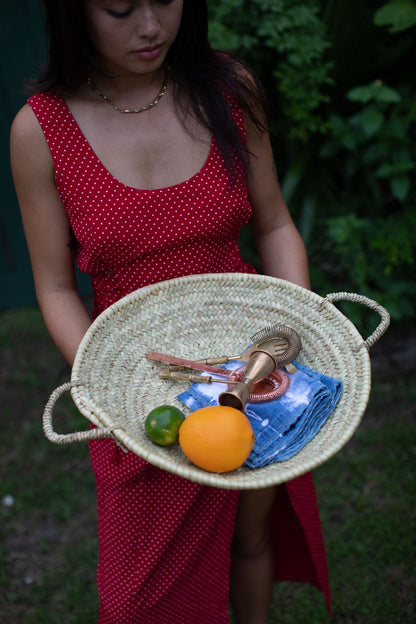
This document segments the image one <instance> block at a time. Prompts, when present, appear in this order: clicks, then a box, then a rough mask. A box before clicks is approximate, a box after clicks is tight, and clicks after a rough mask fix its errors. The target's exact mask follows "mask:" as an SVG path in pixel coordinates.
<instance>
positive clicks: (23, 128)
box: [10, 103, 50, 167]
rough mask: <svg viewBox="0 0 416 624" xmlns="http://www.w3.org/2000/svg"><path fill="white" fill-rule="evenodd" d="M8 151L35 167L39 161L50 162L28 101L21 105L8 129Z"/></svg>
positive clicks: (44, 142) (42, 134)
mask: <svg viewBox="0 0 416 624" xmlns="http://www.w3.org/2000/svg"><path fill="white" fill-rule="evenodd" d="M10 151H11V154H12V155H13V156H14V157H15V158H16V157H18V159H20V158H21V159H22V160H24V161H25V162H26V161H27V160H30V162H31V163H32V166H36V167H37V166H38V164H40V163H43V164H45V163H46V162H47V163H49V162H50V154H49V150H48V148H47V143H46V140H45V135H44V133H43V130H42V128H41V126H40V124H39V122H38V119H37V117H36V115H35V113H34V112H33V109H32V107H31V106H30V105H29V104H28V103H26V104H25V105H24V106H22V108H21V109H20V110H19V111H18V113H17V114H16V116H15V118H14V119H13V122H12V125H11V129H10Z"/></svg>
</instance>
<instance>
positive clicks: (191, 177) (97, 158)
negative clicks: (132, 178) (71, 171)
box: [56, 93, 215, 193]
mask: <svg viewBox="0 0 416 624" xmlns="http://www.w3.org/2000/svg"><path fill="white" fill-rule="evenodd" d="M56 95H57V97H58V98H59V99H60V101H61V102H62V104H63V106H64V107H65V110H66V112H67V114H68V115H69V116H70V118H71V121H72V123H73V124H74V125H75V127H76V129H77V132H78V133H79V134H80V135H81V136H82V139H83V141H84V143H85V144H86V145H87V147H88V149H89V150H90V151H91V153H92V154H93V155H94V158H95V159H96V160H97V162H98V163H99V164H100V167H101V169H102V170H103V172H104V173H105V175H107V176H108V177H110V178H111V179H112V180H113V181H114V182H115V183H116V184H118V185H119V186H122V187H123V188H125V189H128V190H129V191H138V192H141V193H157V192H159V193H160V192H163V191H169V190H173V189H177V188H178V187H181V186H183V185H187V184H190V183H192V181H193V180H194V179H195V178H197V177H199V176H201V175H202V174H203V173H204V171H205V169H206V168H207V167H208V165H209V162H210V160H211V158H212V153H213V151H214V145H215V137H214V135H211V145H210V149H209V152H208V155H207V157H206V159H205V162H204V164H203V165H202V167H201V168H200V169H199V170H198V171H196V172H195V173H194V174H192V175H191V176H190V177H189V178H186V179H185V180H182V181H181V182H177V183H176V184H171V185H169V186H162V187H158V188H155V189H146V188H141V187H136V186H130V185H128V184H125V183H124V182H121V180H119V179H118V178H116V177H115V176H114V175H113V174H112V173H111V171H109V170H108V169H107V167H106V166H105V165H104V163H103V162H102V160H101V159H100V158H99V156H98V155H97V153H96V151H95V150H94V148H93V147H92V145H91V143H90V142H89V141H88V139H87V137H86V136H85V134H84V133H83V131H82V130H81V127H80V126H79V124H78V122H77V120H76V119H75V117H74V115H73V114H72V111H71V109H70V108H69V106H68V104H67V103H66V102H65V100H64V98H63V97H62V96H61V95H60V94H59V93H57V94H56Z"/></svg>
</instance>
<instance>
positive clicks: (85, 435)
mask: <svg viewBox="0 0 416 624" xmlns="http://www.w3.org/2000/svg"><path fill="white" fill-rule="evenodd" d="M71 387H72V384H71V382H68V383H65V384H63V385H62V386H59V387H58V388H56V390H54V391H53V392H52V394H51V396H50V397H49V400H48V402H47V404H46V406H45V409H44V411H43V418H42V420H43V431H44V434H45V436H46V437H47V438H48V440H49V441H50V442H54V444H74V443H75V442H84V441H85V440H87V441H88V440H102V439H103V438H110V437H114V436H113V429H115V427H103V428H100V427H99V428H96V429H89V430H87V431H75V432H74V433H65V434H60V433H56V432H55V431H54V428H53V424H52V419H53V409H54V407H55V404H56V402H57V401H58V399H60V397H61V396H62V395H63V394H64V392H69V391H70V390H71Z"/></svg>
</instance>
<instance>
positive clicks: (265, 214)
mask: <svg viewBox="0 0 416 624" xmlns="http://www.w3.org/2000/svg"><path fill="white" fill-rule="evenodd" d="M248 147H249V150H250V152H251V153H253V156H252V157H251V159H250V166H251V172H250V175H249V180H248V193H249V199H250V202H251V205H252V208H253V217H252V222H251V225H252V229H253V233H254V237H255V241H256V246H257V251H258V255H259V259H260V262H261V265H262V268H263V271H264V273H265V274H266V275H271V276H272V277H280V278H281V279H285V280H288V281H289V282H293V283H295V284H299V285H300V286H303V287H304V288H310V280H309V269H308V259H307V255H306V249H305V245H304V243H303V240H302V237H301V235H300V234H299V231H298V230H297V228H296V226H295V224H294V223H293V220H292V218H291V216H290V213H289V211H288V209H287V207H286V204H285V202H284V199H283V197H282V193H281V190H280V185H279V181H278V178H277V173H276V168H275V164H274V158H273V153H272V148H271V144H270V139H269V135H268V133H267V132H263V133H262V134H261V135H259V134H258V133H252V137H251V139H250V138H249V140H248Z"/></svg>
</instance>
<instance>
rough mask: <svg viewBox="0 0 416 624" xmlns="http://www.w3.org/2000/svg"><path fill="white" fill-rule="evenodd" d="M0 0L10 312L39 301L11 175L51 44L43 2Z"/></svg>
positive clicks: (0, 175) (1, 157)
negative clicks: (16, 138)
mask: <svg viewBox="0 0 416 624" xmlns="http://www.w3.org/2000/svg"><path fill="white" fill-rule="evenodd" d="M0 2H1V19H0V180H1V196H0V308H6V307H15V306H20V305H26V304H32V303H34V302H35V293H34V287H33V280H32V272H31V268H30V262H29V256H28V252H27V248H26V242H25V238H24V233H23V227H22V223H21V219H20V212H19V207H18V204H17V200H16V195H15V191H14V187H13V181H12V177H11V171H10V158H9V134H10V126H11V123H12V121H13V118H14V116H15V114H16V113H17V111H18V110H19V109H20V108H21V107H22V106H23V104H24V103H25V102H26V99H27V97H28V94H27V92H26V91H25V89H26V88H27V86H26V84H25V83H26V82H27V81H29V80H30V79H31V78H33V77H34V76H36V74H37V71H38V68H39V67H40V66H41V64H42V62H43V59H44V54H45V47H46V43H45V35H44V27H43V22H42V15H41V9H40V3H39V0H0ZM84 277H85V276H82V278H84ZM80 283H81V289H82V290H83V291H85V290H88V287H89V281H88V280H84V279H81V280H80Z"/></svg>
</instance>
